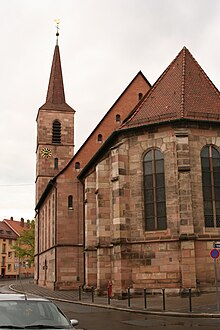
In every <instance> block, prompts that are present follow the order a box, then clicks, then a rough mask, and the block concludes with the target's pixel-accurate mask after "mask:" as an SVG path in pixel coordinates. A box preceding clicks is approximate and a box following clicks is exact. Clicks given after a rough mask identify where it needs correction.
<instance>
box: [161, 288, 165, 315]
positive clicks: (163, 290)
mask: <svg viewBox="0 0 220 330" xmlns="http://www.w3.org/2000/svg"><path fill="white" fill-rule="evenodd" d="M162 292H163V311H165V309H166V304H165V289H162Z"/></svg>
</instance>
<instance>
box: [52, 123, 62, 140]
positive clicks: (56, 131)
mask: <svg viewBox="0 0 220 330" xmlns="http://www.w3.org/2000/svg"><path fill="white" fill-rule="evenodd" d="M52 143H55V144H60V143H61V123H60V122H59V121H58V120H54V122H53V128H52Z"/></svg>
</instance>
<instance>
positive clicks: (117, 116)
mask: <svg viewBox="0 0 220 330" xmlns="http://www.w3.org/2000/svg"><path fill="white" fill-rule="evenodd" d="M115 120H116V123H120V122H121V116H120V115H119V114H118V115H116V116H115Z"/></svg>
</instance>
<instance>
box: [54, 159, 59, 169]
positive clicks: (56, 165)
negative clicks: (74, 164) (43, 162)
mask: <svg viewBox="0 0 220 330" xmlns="http://www.w3.org/2000/svg"><path fill="white" fill-rule="evenodd" d="M54 169H55V170H57V169H58V158H54Z"/></svg>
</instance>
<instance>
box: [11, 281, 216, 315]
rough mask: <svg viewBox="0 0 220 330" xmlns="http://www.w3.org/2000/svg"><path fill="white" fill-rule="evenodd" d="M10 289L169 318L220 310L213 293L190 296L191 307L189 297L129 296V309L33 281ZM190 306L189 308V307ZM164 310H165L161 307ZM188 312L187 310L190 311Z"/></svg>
mask: <svg viewBox="0 0 220 330" xmlns="http://www.w3.org/2000/svg"><path fill="white" fill-rule="evenodd" d="M10 289H11V290H13V291H15V292H25V293H30V294H35V295H38V296H43V297H46V298H49V299H51V300H52V299H53V300H57V301H66V302H71V303H76V304H84V305H90V306H94V307H96V306H97V307H102V308H109V309H118V310H125V311H129V312H136V313H137V312H138V313H148V314H163V315H166V316H168V315H170V316H182V317H183V316H187V317H200V318H201V317H215V318H217V317H218V318H220V311H217V303H216V301H217V299H216V293H209V294H206V293H204V294H201V295H200V296H192V298H191V305H190V300H189V297H188V296H187V297H184V298H182V297H180V296H166V295H165V301H163V297H162V295H147V298H146V305H147V308H145V301H144V297H143V296H140V297H139V296H138V297H131V299H130V306H129V302H128V300H127V299H123V300H116V299H111V300H110V304H109V301H108V298H107V297H103V296H101V297H100V296H96V294H94V297H92V293H91V292H83V291H82V292H81V300H80V299H79V291H78V290H72V291H53V290H50V289H48V288H45V287H40V286H38V285H36V284H34V283H33V280H22V281H16V282H15V283H13V284H11V285H10ZM190 306H191V308H190ZM164 307H165V308H164ZM190 309H191V311H190Z"/></svg>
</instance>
